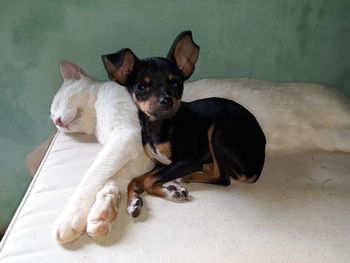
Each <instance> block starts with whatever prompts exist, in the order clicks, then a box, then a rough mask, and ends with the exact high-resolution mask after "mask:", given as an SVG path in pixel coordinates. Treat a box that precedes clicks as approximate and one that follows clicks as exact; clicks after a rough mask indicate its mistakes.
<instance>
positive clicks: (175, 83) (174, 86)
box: [171, 82, 179, 89]
mask: <svg viewBox="0 0 350 263" xmlns="http://www.w3.org/2000/svg"><path fill="white" fill-rule="evenodd" d="M171 87H172V88H174V89H175V88H177V87H179V84H178V83H177V82H174V83H173V84H171Z"/></svg>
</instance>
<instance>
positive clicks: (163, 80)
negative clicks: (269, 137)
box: [102, 31, 266, 217]
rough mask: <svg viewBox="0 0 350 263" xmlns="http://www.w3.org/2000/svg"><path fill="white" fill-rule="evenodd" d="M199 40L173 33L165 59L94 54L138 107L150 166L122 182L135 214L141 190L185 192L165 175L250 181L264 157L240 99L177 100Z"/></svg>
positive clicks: (182, 195)
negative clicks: (142, 172) (176, 35)
mask: <svg viewBox="0 0 350 263" xmlns="http://www.w3.org/2000/svg"><path fill="white" fill-rule="evenodd" d="M198 55H199V47H198V46H197V45H196V44H195V43H194V42H193V39H192V33H191V32H190V31H186V32H183V33H181V34H180V35H179V36H178V37H177V38H176V39H175V42H174V44H173V46H172V47H171V49H170V51H169V54H168V56H167V58H159V57H152V58H146V59H141V60H140V59H138V58H137V57H136V56H135V55H134V54H133V52H132V51H131V50H129V49H122V50H120V51H119V52H117V53H114V54H109V55H104V56H102V59H103V62H104V65H105V67H106V69H107V71H108V74H109V78H110V79H112V80H115V81H117V82H119V83H120V84H122V85H124V86H126V88H127V89H128V91H129V92H130V94H131V96H132V97H133V99H134V101H135V103H136V105H137V106H138V108H139V119H140V123H141V126H142V141H143V145H144V149H145V151H146V152H147V154H148V155H149V156H150V157H151V158H153V159H154V160H155V161H156V162H157V166H156V167H155V168H154V170H152V171H151V172H149V173H147V174H145V175H142V176H140V177H136V178H134V179H133V180H132V181H131V182H130V184H129V186H128V212H129V214H130V215H131V216H133V217H136V216H138V215H139V214H140V211H141V210H140V209H141V206H142V199H141V197H140V195H141V194H142V192H143V191H146V192H147V193H149V194H151V195H157V196H160V197H166V198H169V199H172V200H185V199H188V192H187V191H186V189H185V188H181V187H179V186H178V185H176V184H170V185H168V186H166V187H165V186H163V184H164V183H165V182H169V181H172V180H174V179H178V178H181V179H182V180H183V181H185V182H201V183H211V184H219V185H225V186H226V185H229V184H230V178H231V177H232V178H234V179H237V180H240V181H243V182H245V183H254V182H255V181H256V180H258V178H259V176H260V173H261V171H262V168H263V165H264V159H265V143H266V141H265V136H264V133H263V131H262V130H261V128H260V126H259V124H258V122H257V121H256V119H255V117H254V116H253V115H252V114H251V113H250V112H249V111H248V110H246V109H245V108H244V107H242V106H241V105H239V104H237V103H235V102H233V101H230V100H226V99H220V98H209V99H202V100H197V101H194V102H191V103H185V102H181V96H182V91H183V83H184V81H185V80H186V79H188V78H189V77H190V76H191V74H192V73H193V71H194V68H195V63H196V61H197V59H198Z"/></svg>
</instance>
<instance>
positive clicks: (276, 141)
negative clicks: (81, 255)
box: [51, 61, 350, 243]
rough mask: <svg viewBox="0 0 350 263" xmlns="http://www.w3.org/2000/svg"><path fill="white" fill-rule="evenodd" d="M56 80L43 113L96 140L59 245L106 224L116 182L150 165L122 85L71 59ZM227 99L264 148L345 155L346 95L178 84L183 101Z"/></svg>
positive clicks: (222, 83) (58, 233)
mask: <svg viewBox="0 0 350 263" xmlns="http://www.w3.org/2000/svg"><path fill="white" fill-rule="evenodd" d="M60 70H61V75H62V77H63V79H64V83H63V85H62V87H61V88H60V90H59V91H58V92H57V94H56V95H55V98H54V100H53V102H52V106H51V117H52V120H53V121H54V123H55V124H56V126H57V128H58V129H59V130H61V131H64V132H84V133H90V134H91V133H94V134H95V135H96V137H97V139H98V141H99V142H100V143H101V144H103V145H104V148H103V149H102V151H101V152H100V153H99V154H98V156H97V158H96V160H95V162H94V163H93V164H92V166H91V167H90V169H89V170H88V172H87V173H86V174H85V176H84V178H83V180H82V182H81V183H80V185H79V186H78V188H77V190H76V191H75V193H74V195H73V196H72V197H71V199H70V201H69V204H68V205H67V207H66V208H65V210H64V211H63V213H62V214H61V215H60V216H59V217H58V218H57V220H56V222H55V225H54V233H55V237H56V239H57V241H58V242H60V243H67V242H70V241H73V240H75V239H76V238H78V237H79V236H80V235H81V234H82V233H83V232H84V231H85V230H87V232H88V234H89V235H90V236H92V237H100V236H102V235H104V234H106V233H107V232H108V231H109V230H110V229H111V225H112V222H113V221H114V219H115V217H116V213H117V208H118V204H119V199H120V198H121V194H120V190H119V189H122V188H121V187H120V185H118V184H119V183H120V182H119V180H118V181H115V180H110V179H111V178H112V176H113V175H115V174H116V178H120V177H123V176H124V178H125V177H127V178H130V179H131V178H132V177H134V176H137V175H140V174H143V173H144V172H146V171H147V170H149V169H151V168H152V167H153V163H152V162H151V161H150V159H149V158H148V157H147V156H146V155H145V154H144V152H143V148H142V144H141V129H140V127H139V123H138V117H137V109H136V106H134V104H133V102H132V100H131V99H130V95H129V94H128V93H127V91H126V89H125V88H124V87H122V86H120V85H118V84H116V83H114V82H99V81H96V80H94V79H93V78H91V77H89V76H87V75H86V73H85V72H84V71H83V70H82V69H81V68H79V67H78V66H77V65H75V64H73V63H71V62H67V61H66V62H62V63H61V64H60ZM214 96H215V97H224V98H228V99H232V100H235V101H236V102H238V103H240V104H242V105H243V106H245V107H246V108H247V109H248V110H250V111H251V112H252V113H253V114H254V115H255V117H256V118H257V120H258V121H259V123H260V125H261V126H262V128H263V130H264V132H265V135H266V138H267V150H268V151H284V152H286V151H288V152H293V151H294V152H295V151H300V150H309V149H317V148H318V149H323V150H328V151H344V152H350V106H349V102H348V100H347V98H346V97H344V96H341V95H340V94H338V92H336V91H335V90H332V89H327V88H325V87H323V86H320V85H316V84H305V83H299V84H296V83H271V82H264V81H258V80H249V79H211V80H210V79H207V80H199V81H194V82H191V83H188V84H186V85H185V90H184V96H183V100H184V101H192V100H195V99H200V98H205V97H214Z"/></svg>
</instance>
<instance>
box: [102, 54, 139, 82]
mask: <svg viewBox="0 0 350 263" xmlns="http://www.w3.org/2000/svg"><path fill="white" fill-rule="evenodd" d="M101 57H102V61H103V64H104V66H105V69H106V70H107V72H108V77H109V79H110V80H114V81H116V82H118V83H119V84H121V85H125V83H126V81H127V79H128V77H129V76H130V74H131V73H132V72H133V70H134V68H135V65H136V62H137V61H138V58H137V57H136V56H135V54H134V53H133V52H132V51H131V50H130V49H128V48H124V49H121V50H119V51H118V52H116V53H113V54H107V55H102V56H101Z"/></svg>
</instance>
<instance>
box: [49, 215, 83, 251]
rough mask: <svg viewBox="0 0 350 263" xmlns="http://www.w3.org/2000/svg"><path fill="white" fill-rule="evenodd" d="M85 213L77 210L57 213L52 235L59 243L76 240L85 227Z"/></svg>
mask: <svg viewBox="0 0 350 263" xmlns="http://www.w3.org/2000/svg"><path fill="white" fill-rule="evenodd" d="M86 218H87V213H85V212H83V211H79V210H78V209H77V210H76V211H75V212H66V211H64V212H63V213H62V214H61V215H59V216H58V217H57V219H56V221H55V223H54V228H53V233H54V237H55V239H56V240H57V242H58V243H60V244H66V243H69V242H72V241H74V240H76V239H77V238H78V237H79V236H80V235H81V234H82V233H83V232H84V231H85V228H86Z"/></svg>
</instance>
